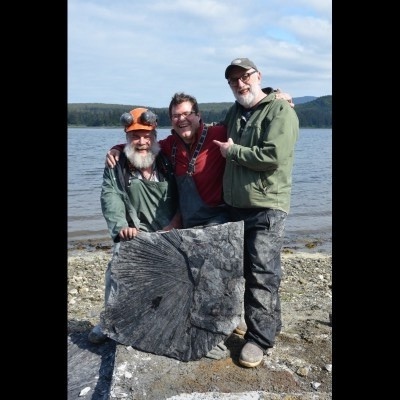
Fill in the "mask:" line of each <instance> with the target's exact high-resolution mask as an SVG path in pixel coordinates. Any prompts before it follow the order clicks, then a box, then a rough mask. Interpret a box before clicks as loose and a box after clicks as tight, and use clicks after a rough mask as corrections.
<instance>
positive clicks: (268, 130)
mask: <svg viewBox="0 0 400 400" xmlns="http://www.w3.org/2000/svg"><path fill="white" fill-rule="evenodd" d="M243 111H244V108H243V107H242V106H241V105H240V104H239V103H238V102H237V101H236V102H235V104H233V105H232V107H231V108H230V109H229V110H228V113H227V115H226V118H225V121H224V125H226V126H227V129H228V138H231V139H232V140H233V142H234V144H233V145H232V146H231V147H230V148H229V150H228V152H227V156H226V166H225V172H224V178H223V191H224V200H225V202H226V203H227V204H229V205H230V206H233V207H239V208H273V209H278V210H282V211H285V212H286V213H288V212H289V209H290V196H291V189H292V168H293V161H294V149H295V144H296V141H297V139H298V137H299V120H298V117H297V114H296V112H295V111H294V109H293V108H292V107H291V106H290V104H289V103H288V102H287V101H286V100H281V99H275V93H271V94H269V95H268V96H267V97H265V98H264V99H262V100H261V101H260V103H258V105H257V106H256V107H255V109H254V112H253V113H252V115H251V116H250V118H249V119H248V121H247V123H246V125H245V124H244V122H245V121H244V120H243V118H242V113H243ZM244 125H245V127H244ZM243 127H244V128H243Z"/></svg>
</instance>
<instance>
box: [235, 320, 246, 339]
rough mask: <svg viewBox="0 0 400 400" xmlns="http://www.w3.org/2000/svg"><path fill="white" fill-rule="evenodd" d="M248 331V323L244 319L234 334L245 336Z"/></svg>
mask: <svg viewBox="0 0 400 400" xmlns="http://www.w3.org/2000/svg"><path fill="white" fill-rule="evenodd" d="M246 331H247V325H246V322H244V320H243V319H241V320H240V322H239V325H238V326H237V327H236V328H235V330H234V331H233V332H235V333H237V334H238V335H241V336H244V334H245V333H246Z"/></svg>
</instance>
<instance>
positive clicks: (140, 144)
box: [89, 107, 181, 343]
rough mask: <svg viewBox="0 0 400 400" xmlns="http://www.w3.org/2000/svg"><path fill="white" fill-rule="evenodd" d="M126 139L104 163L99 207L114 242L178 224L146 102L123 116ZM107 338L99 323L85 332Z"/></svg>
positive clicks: (108, 294) (108, 284)
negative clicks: (119, 150) (112, 163)
mask: <svg viewBox="0 0 400 400" xmlns="http://www.w3.org/2000/svg"><path fill="white" fill-rule="evenodd" d="M120 120H121V123H122V124H123V126H124V131H125V133H126V144H125V147H124V149H123V152H122V153H121V156H120V157H119V160H118V162H117V164H116V166H115V167H114V168H108V167H105V168H104V172H103V184H102V187H101V196H100V201H101V209H102V212H103V216H104V218H105V220H106V222H107V226H108V231H109V233H110V236H111V238H112V240H113V242H114V249H113V257H115V256H116V255H118V250H119V244H120V241H121V240H122V241H126V240H132V239H133V238H134V237H136V236H137V235H138V234H140V231H143V232H156V231H160V230H163V231H165V230H170V229H172V228H180V227H181V221H180V216H179V213H178V212H177V211H178V197H177V187H176V181H175V177H174V173H173V168H172V166H171V165H170V163H169V161H168V159H167V158H166V157H165V156H164V155H163V154H162V153H160V146H159V144H158V142H157V140H156V136H157V131H156V127H157V116H156V114H154V113H153V112H152V111H150V110H148V109H147V108H142V107H139V108H135V109H133V110H131V111H130V112H129V113H124V114H122V116H121V119H120ZM113 288H114V285H113V284H112V278H111V261H110V262H109V263H108V267H107V271H106V275H105V303H106V304H110V303H111V302H112V301H113ZM106 339H107V336H106V335H105V334H103V332H102V329H101V326H100V324H99V325H96V326H95V327H94V328H93V329H92V330H91V332H90V333H89V340H90V341H91V342H92V343H102V342H104V341H105V340H106Z"/></svg>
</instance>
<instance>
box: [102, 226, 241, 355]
mask: <svg viewBox="0 0 400 400" xmlns="http://www.w3.org/2000/svg"><path fill="white" fill-rule="evenodd" d="M243 231H244V227H243V222H242V221H240V222H230V223H226V224H221V225H214V226H211V227H205V228H196V229H177V230H172V231H169V232H163V233H161V232H156V233H144V232H142V233H140V234H139V235H138V236H137V237H136V238H135V239H134V240H131V241H128V242H123V243H121V246H120V252H119V255H118V257H116V258H114V259H113V262H112V265H111V276H112V280H113V281H114V283H115V284H116V298H115V301H113V304H111V305H107V306H106V308H105V311H104V313H103V314H102V317H101V320H102V325H103V329H104V332H105V333H106V334H107V335H108V336H109V337H110V338H112V339H113V340H115V341H117V342H119V343H121V344H125V345H130V346H132V347H134V348H136V349H138V350H141V351H146V352H150V353H154V354H157V355H164V356H168V357H172V358H176V359H178V360H181V361H189V360H197V359H200V358H201V357H203V356H205V355H206V354H207V353H208V351H209V350H211V348H212V347H214V346H215V345H216V344H218V343H219V342H220V341H221V340H224V339H226V337H227V336H228V335H229V334H230V333H232V331H233V330H234V328H235V327H236V326H237V325H238V323H239V320H240V315H241V310H242V301H243V291H244V278H243Z"/></svg>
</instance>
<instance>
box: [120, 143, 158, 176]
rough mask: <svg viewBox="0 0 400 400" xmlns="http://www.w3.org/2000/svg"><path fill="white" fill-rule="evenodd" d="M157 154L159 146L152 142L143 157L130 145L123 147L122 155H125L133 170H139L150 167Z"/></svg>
mask: <svg viewBox="0 0 400 400" xmlns="http://www.w3.org/2000/svg"><path fill="white" fill-rule="evenodd" d="M159 152H160V145H159V144H158V142H154V143H153V144H152V145H151V147H150V148H149V151H148V153H147V154H146V155H145V156H143V155H142V154H140V153H138V152H137V151H136V149H135V148H134V147H132V146H131V145H130V144H127V145H125V148H124V153H125V154H126V157H127V158H128V160H129V161H130V162H131V164H132V165H133V166H134V167H135V168H137V169H139V170H141V169H144V168H148V167H150V166H152V165H153V163H154V161H155V159H156V156H157V154H158V153H159Z"/></svg>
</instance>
